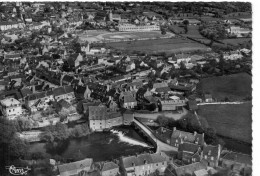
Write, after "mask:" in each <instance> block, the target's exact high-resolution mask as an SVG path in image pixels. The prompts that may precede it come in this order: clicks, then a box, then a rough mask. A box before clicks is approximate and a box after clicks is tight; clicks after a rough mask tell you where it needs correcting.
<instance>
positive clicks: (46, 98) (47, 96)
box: [25, 91, 54, 111]
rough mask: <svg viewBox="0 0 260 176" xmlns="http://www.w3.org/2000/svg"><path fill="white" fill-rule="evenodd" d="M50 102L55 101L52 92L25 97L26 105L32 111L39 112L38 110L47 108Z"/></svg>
mask: <svg viewBox="0 0 260 176" xmlns="http://www.w3.org/2000/svg"><path fill="white" fill-rule="evenodd" d="M50 101H54V97H53V92H52V91H45V92H39V93H33V94H29V95H27V96H26V97H25V105H26V106H27V107H28V108H29V109H30V110H31V111H37V110H38V109H44V108H47V107H48V106H49V104H48V103H49V102H50Z"/></svg>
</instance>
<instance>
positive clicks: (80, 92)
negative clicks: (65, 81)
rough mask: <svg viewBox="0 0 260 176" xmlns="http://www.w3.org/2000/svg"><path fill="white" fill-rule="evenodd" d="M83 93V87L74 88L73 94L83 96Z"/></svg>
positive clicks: (84, 88)
mask: <svg viewBox="0 0 260 176" xmlns="http://www.w3.org/2000/svg"><path fill="white" fill-rule="evenodd" d="M85 91H86V87H85V86H76V88H75V93H77V94H84V93H85Z"/></svg>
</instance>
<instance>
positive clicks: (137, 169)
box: [119, 153, 167, 175]
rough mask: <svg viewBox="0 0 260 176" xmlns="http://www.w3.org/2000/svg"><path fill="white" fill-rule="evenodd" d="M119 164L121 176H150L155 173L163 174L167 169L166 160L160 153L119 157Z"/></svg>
mask: <svg viewBox="0 0 260 176" xmlns="http://www.w3.org/2000/svg"><path fill="white" fill-rule="evenodd" d="M119 163H120V164H119V165H120V168H121V170H122V172H123V173H122V175H150V174H153V173H155V172H156V171H159V173H163V172H164V171H165V169H166V167H167V158H166V157H165V155H163V154H162V153H154V154H149V153H144V154H139V155H134V156H128V157H121V158H120V159H119Z"/></svg>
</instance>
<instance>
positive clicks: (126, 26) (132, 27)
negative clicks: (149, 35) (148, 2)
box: [118, 24, 161, 32]
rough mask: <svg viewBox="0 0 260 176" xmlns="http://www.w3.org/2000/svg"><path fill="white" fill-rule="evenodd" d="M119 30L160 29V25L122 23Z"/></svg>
mask: <svg viewBox="0 0 260 176" xmlns="http://www.w3.org/2000/svg"><path fill="white" fill-rule="evenodd" d="M118 30H119V31H134V32H136V31H159V30H161V29H160V26H157V25H133V24H120V25H119V26H118Z"/></svg>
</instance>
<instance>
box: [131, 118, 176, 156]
mask: <svg viewBox="0 0 260 176" xmlns="http://www.w3.org/2000/svg"><path fill="white" fill-rule="evenodd" d="M134 123H135V124H136V125H138V126H139V127H140V128H141V129H142V130H143V131H144V132H145V133H146V134H148V135H149V136H150V138H151V139H152V140H153V141H154V142H156V144H157V151H156V152H157V153H159V152H161V151H166V152H168V151H178V148H176V147H173V146H171V145H169V144H166V143H164V142H162V141H160V140H159V139H157V138H156V137H155V136H154V134H153V133H152V132H151V130H150V129H148V128H147V127H146V126H144V125H143V124H142V123H140V122H139V121H138V120H136V119H135V118H134Z"/></svg>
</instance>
